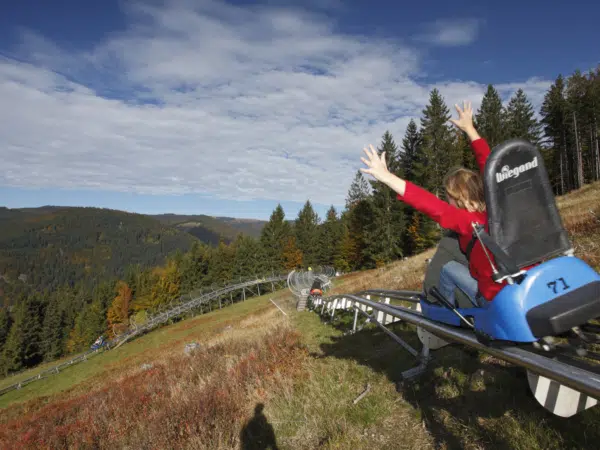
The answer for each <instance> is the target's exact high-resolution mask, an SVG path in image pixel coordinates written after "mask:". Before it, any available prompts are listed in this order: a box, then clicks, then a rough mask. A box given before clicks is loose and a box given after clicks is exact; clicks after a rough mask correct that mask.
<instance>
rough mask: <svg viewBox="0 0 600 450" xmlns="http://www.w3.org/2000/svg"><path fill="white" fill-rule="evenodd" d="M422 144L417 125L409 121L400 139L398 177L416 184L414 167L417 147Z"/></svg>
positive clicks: (411, 120)
mask: <svg viewBox="0 0 600 450" xmlns="http://www.w3.org/2000/svg"><path fill="white" fill-rule="evenodd" d="M421 144H422V137H421V134H420V133H419V130H418V129H417V124H416V123H415V121H414V120H413V119H410V122H409V123H408V126H407V127H406V133H405V134H404V138H403V139H402V151H401V153H400V156H399V160H400V175H402V178H404V179H405V180H408V181H411V182H413V183H416V180H415V173H414V165H415V161H416V160H417V155H418V152H419V146H420V145H421Z"/></svg>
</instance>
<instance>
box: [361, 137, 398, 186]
mask: <svg viewBox="0 0 600 450" xmlns="http://www.w3.org/2000/svg"><path fill="white" fill-rule="evenodd" d="M363 151H364V152H365V154H366V155H367V157H368V158H369V159H368V160H366V159H365V158H362V157H361V158H360V159H361V161H362V162H364V163H365V164H366V165H367V166H368V167H369V168H368V169H360V171H361V172H362V173H367V174H369V175H373V176H374V177H375V178H376V179H377V180H379V181H381V182H384V183H385V182H386V181H387V180H388V179H389V177H390V175H391V173H390V171H389V170H388V168H387V164H386V162H385V152H383V153H382V154H381V156H379V155H378V154H377V150H375V149H374V148H373V145H369V147H368V148H363Z"/></svg>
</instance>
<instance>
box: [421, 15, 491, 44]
mask: <svg viewBox="0 0 600 450" xmlns="http://www.w3.org/2000/svg"><path fill="white" fill-rule="evenodd" d="M480 26H481V20H479V19H440V20H437V21H435V22H432V23H430V24H428V26H427V27H426V28H427V31H426V32H425V33H424V34H423V36H421V39H422V40H424V41H427V42H429V43H432V44H436V45H441V46H445V47H455V46H461V45H469V44H472V43H473V42H474V41H475V39H476V38H477V34H478V33H479V28H480Z"/></svg>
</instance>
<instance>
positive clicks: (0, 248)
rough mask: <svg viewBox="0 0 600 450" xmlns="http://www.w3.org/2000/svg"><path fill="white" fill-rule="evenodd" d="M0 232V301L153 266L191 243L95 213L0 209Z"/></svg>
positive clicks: (166, 230) (124, 216) (140, 220)
mask: <svg viewBox="0 0 600 450" xmlns="http://www.w3.org/2000/svg"><path fill="white" fill-rule="evenodd" d="M0 227H1V229H2V233H1V234H0V275H1V277H2V278H1V280H0V301H3V300H6V299H8V298H11V299H14V298H15V297H16V296H17V295H18V293H20V292H23V291H26V290H28V289H29V290H31V289H47V288H48V289H55V288H57V287H58V286H60V285H63V284H65V283H77V282H79V281H81V280H84V279H92V278H96V279H102V278H104V277H109V276H114V275H119V276H122V275H123V273H124V270H125V268H126V267H127V266H128V265H130V264H140V265H142V266H154V265H159V264H162V263H163V262H164V257H165V255H167V254H169V253H171V252H173V251H175V250H178V249H179V250H182V251H185V250H187V249H189V247H190V246H191V244H192V243H193V242H194V241H195V240H196V239H195V238H194V237H192V236H190V235H189V234H187V233H184V232H182V231H180V230H177V229H175V228H173V227H170V226H167V225H165V224H162V223H160V222H159V221H157V220H155V219H153V218H151V217H148V216H144V215H141V214H130V213H125V212H121V211H113V210H108V209H99V208H58V207H44V208H36V209H23V210H18V209H7V208H1V209H0Z"/></svg>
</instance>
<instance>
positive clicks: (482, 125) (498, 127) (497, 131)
mask: <svg viewBox="0 0 600 450" xmlns="http://www.w3.org/2000/svg"><path fill="white" fill-rule="evenodd" d="M474 119H475V126H476V127H477V131H478V132H479V134H480V135H481V136H482V137H483V138H485V139H486V141H487V142H488V144H489V146H490V147H491V148H493V147H495V146H496V145H498V144H501V143H502V142H503V141H504V140H505V139H506V138H505V136H506V129H505V128H506V123H505V122H506V120H505V119H506V118H505V117H504V109H503V107H502V100H501V99H500V95H499V94H498V91H496V89H495V88H494V86H492V85H491V84H489V85H488V87H487V91H486V93H485V94H484V96H483V100H482V101H481V107H480V108H479V110H478V111H477V113H476V114H475V118H474Z"/></svg>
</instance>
